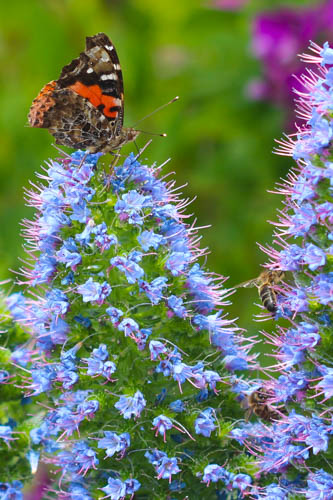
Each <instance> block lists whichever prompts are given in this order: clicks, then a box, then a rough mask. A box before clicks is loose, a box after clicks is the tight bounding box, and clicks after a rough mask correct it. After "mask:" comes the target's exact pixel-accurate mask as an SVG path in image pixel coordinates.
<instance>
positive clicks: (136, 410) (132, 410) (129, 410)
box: [114, 391, 146, 419]
mask: <svg viewBox="0 0 333 500" xmlns="http://www.w3.org/2000/svg"><path fill="white" fill-rule="evenodd" d="M114 406H115V408H117V410H119V411H120V413H121V415H122V416H123V417H124V418H125V419H129V418H132V416H134V417H135V418H138V417H140V414H141V412H142V410H143V409H144V407H145V406H146V400H145V398H144V397H143V394H142V393H141V392H140V391H136V393H135V394H134V396H133V397H131V396H121V397H120V399H119V401H118V402H117V403H115V405H114Z"/></svg>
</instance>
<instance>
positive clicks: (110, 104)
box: [69, 82, 119, 118]
mask: <svg viewBox="0 0 333 500" xmlns="http://www.w3.org/2000/svg"><path fill="white" fill-rule="evenodd" d="M69 88H70V89H72V90H73V91H74V92H76V93H77V94H79V95H80V96H82V97H85V98H86V99H88V101H89V102H91V104H92V105H93V106H95V107H96V108H98V106H101V105H103V106H104V109H103V114H104V115H105V116H107V117H108V118H116V117H117V116H118V111H115V110H114V109H112V108H119V106H118V104H117V101H118V99H117V98H115V97H112V96H110V95H105V94H102V91H101V89H100V87H99V86H98V85H89V86H88V85H84V84H83V83H81V82H76V83H74V85H71V86H70V87H69Z"/></svg>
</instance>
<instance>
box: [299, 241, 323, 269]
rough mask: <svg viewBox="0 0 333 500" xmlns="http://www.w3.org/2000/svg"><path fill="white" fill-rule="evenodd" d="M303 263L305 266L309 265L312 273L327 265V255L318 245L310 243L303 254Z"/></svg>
mask: <svg viewBox="0 0 333 500" xmlns="http://www.w3.org/2000/svg"><path fill="white" fill-rule="evenodd" d="M303 261H304V262H305V264H308V266H309V269H311V271H315V270H316V269H317V268H318V267H321V266H323V265H325V262H326V254H325V252H324V251H323V250H322V249H321V248H319V247H317V245H314V244H313V243H308V244H307V245H306V247H305V252H304V254H303Z"/></svg>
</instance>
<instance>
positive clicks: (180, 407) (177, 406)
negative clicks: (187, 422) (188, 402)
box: [169, 399, 185, 413]
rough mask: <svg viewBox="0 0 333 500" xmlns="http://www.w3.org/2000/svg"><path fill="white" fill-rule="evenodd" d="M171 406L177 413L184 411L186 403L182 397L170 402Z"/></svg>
mask: <svg viewBox="0 0 333 500" xmlns="http://www.w3.org/2000/svg"><path fill="white" fill-rule="evenodd" d="M169 408H170V410H172V411H174V412H176V413H181V412H183V411H184V409H185V405H184V403H183V401H182V400H181V399H176V400H175V401H172V403H170V404H169Z"/></svg>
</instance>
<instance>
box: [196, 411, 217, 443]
mask: <svg viewBox="0 0 333 500" xmlns="http://www.w3.org/2000/svg"><path fill="white" fill-rule="evenodd" d="M215 429H216V425H215V417H214V416H213V409H212V408H206V410H204V411H203V412H201V413H200V415H199V417H197V418H196V420H195V432H196V433H197V434H202V435H203V436H205V437H210V435H211V433H212V432H213V431H214V430H215Z"/></svg>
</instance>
